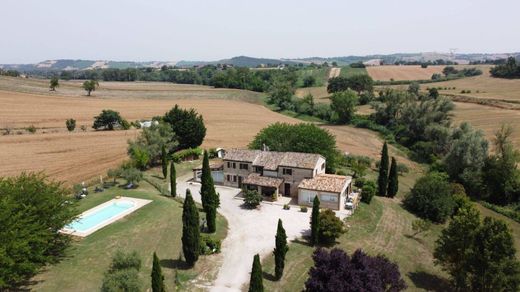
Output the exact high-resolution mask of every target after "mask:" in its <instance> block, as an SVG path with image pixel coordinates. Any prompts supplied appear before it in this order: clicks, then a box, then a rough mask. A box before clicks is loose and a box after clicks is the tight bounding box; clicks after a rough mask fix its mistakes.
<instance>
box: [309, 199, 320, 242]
mask: <svg viewBox="0 0 520 292" xmlns="http://www.w3.org/2000/svg"><path fill="white" fill-rule="evenodd" d="M319 233H320V199H319V198H318V196H315V197H314V200H313V201H312V215H311V244H312V245H316V244H318V243H319V242H320V240H319Z"/></svg>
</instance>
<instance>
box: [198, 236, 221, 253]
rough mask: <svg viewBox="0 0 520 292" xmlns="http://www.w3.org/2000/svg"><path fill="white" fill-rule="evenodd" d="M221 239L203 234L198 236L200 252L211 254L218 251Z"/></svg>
mask: <svg viewBox="0 0 520 292" xmlns="http://www.w3.org/2000/svg"><path fill="white" fill-rule="evenodd" d="M221 245H222V243H221V241H220V240H219V239H216V238H213V237H211V236H207V235H203V236H201V237H200V254H202V255H211V254H215V253H220V248H221Z"/></svg>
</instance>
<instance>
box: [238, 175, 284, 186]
mask: <svg viewBox="0 0 520 292" xmlns="http://www.w3.org/2000/svg"><path fill="white" fill-rule="evenodd" d="M243 183H244V184H248V185H256V186H262V187H271V188H277V187H279V186H280V185H281V184H282V183H283V179H282V178H277V177H268V176H261V175H260V174H258V173H251V174H250V175H248V176H247V177H246V178H245V179H244V181H243Z"/></svg>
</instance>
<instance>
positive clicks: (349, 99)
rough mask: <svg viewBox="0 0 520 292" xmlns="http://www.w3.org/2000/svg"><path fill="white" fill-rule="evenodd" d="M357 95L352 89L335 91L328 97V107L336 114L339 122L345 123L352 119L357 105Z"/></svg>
mask: <svg viewBox="0 0 520 292" xmlns="http://www.w3.org/2000/svg"><path fill="white" fill-rule="evenodd" d="M358 100H359V98H358V95H357V94H356V92H354V91H352V90H350V89H349V90H346V91H341V92H336V93H334V94H332V96H331V97H330V101H331V104H330V109H331V110H332V111H333V112H334V113H335V115H336V116H337V122H338V123H339V124H346V123H348V122H350V121H351V120H352V118H353V117H354V113H355V112H356V106H357V105H358Z"/></svg>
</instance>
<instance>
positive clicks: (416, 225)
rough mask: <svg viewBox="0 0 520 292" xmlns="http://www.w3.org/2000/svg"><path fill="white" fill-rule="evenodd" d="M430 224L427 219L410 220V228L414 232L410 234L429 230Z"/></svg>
mask: <svg viewBox="0 0 520 292" xmlns="http://www.w3.org/2000/svg"><path fill="white" fill-rule="evenodd" d="M431 226H432V222H430V221H429V220H424V219H417V220H413V221H412V230H413V231H414V234H412V236H413V237H415V236H417V235H418V234H419V233H423V232H426V231H428V230H430V227H431Z"/></svg>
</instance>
